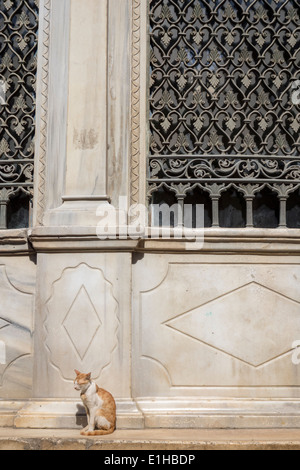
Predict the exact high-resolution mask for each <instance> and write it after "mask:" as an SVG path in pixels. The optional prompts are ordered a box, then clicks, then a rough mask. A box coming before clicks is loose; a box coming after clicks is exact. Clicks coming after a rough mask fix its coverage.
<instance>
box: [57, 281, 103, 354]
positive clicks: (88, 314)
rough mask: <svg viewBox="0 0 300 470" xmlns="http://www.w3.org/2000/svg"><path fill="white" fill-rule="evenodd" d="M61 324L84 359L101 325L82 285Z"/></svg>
mask: <svg viewBox="0 0 300 470" xmlns="http://www.w3.org/2000/svg"><path fill="white" fill-rule="evenodd" d="M63 326H64V328H65V330H66V332H67V334H68V336H69V338H70V340H71V342H72V344H73V346H74V348H75V349H76V351H77V352H78V354H79V356H80V358H81V360H82V359H84V356H85V355H86V353H87V350H88V349H89V347H90V344H91V343H92V341H93V339H94V337H95V335H96V333H97V331H98V329H99V328H100V326H101V320H100V318H99V316H98V314H97V312H96V310H95V307H94V305H93V303H92V301H91V299H90V297H89V295H88V293H87V291H86V288H85V287H84V286H82V287H81V289H80V290H79V292H78V294H77V296H76V298H75V300H74V302H73V304H72V305H71V307H70V310H69V311H68V313H67V315H66V318H65V319H64V321H63Z"/></svg>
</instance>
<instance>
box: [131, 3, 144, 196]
mask: <svg viewBox="0 0 300 470" xmlns="http://www.w3.org/2000/svg"><path fill="white" fill-rule="evenodd" d="M140 56H141V0H132V50H131V61H132V77H131V171H130V173H131V174H130V203H131V205H135V204H138V203H139V176H140V152H141V149H140V98H141V88H140V78H141V67H140Z"/></svg>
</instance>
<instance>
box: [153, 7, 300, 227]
mask: <svg viewBox="0 0 300 470" xmlns="http://www.w3.org/2000/svg"><path fill="white" fill-rule="evenodd" d="M149 9H150V14H149V16H150V65H151V74H150V144H149V147H150V149H149V150H150V153H149V161H148V195H149V197H150V198H151V197H153V196H155V195H156V194H157V193H158V192H162V191H171V192H173V194H174V195H175V196H176V197H177V199H178V198H185V197H186V196H187V195H189V194H190V193H191V192H192V191H194V190H195V188H198V189H200V190H201V191H204V192H205V193H207V194H208V195H209V196H210V198H211V199H212V200H213V202H214V214H213V217H212V218H213V220H212V224H213V225H218V224H219V220H218V218H219V216H218V213H217V209H216V208H217V204H216V201H218V200H219V199H220V198H221V195H222V194H223V193H224V192H226V191H228V190H229V189H230V190H231V191H232V190H234V191H236V192H237V193H239V194H241V195H242V197H244V199H245V201H246V203H247V215H246V221H245V224H246V225H248V226H252V225H253V207H252V202H253V200H254V199H255V196H256V195H258V194H260V193H261V192H262V191H266V190H268V191H270V192H272V193H273V194H274V195H276V197H277V198H278V200H279V201H280V220H279V225H281V226H285V225H286V202H287V201H288V198H289V195H291V194H296V193H297V191H298V188H299V186H300V138H299V135H300V107H299V104H298V100H296V101H295V100H293V99H292V98H293V96H294V95H295V93H294V95H293V87H297V86H298V88H300V82H299V83H298V82H297V81H298V80H300V16H299V15H300V9H299V4H298V2H297V1H296V0H288V1H287V0H248V1H247V0H209V1H205V0H150V7H149ZM293 101H294V102H293ZM298 198H299V196H298ZM296 199H297V198H296ZM296 205H297V201H296Z"/></svg>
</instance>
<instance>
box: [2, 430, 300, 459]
mask: <svg viewBox="0 0 300 470" xmlns="http://www.w3.org/2000/svg"><path fill="white" fill-rule="evenodd" d="M0 450H101V451H118V452H120V451H131V450H135V451H136V450H145V451H147V450H148V451H161V450H164V451H176V452H179V451H183V452H184V451H192V452H193V451H198V450H300V429H252V430H251V429H239V430H229V429H226V430H224V429H223V430H222V429H143V430H117V431H115V433H113V434H111V435H108V436H101V437H99V436H98V437H89V438H87V437H83V436H81V435H80V433H79V431H78V430H69V429H68V430H62V429H59V430H55V429H51V430H50V429H45V430H44V429H14V428H0ZM106 455H107V456H108V457H109V456H111V454H109V453H105V454H103V458H104V456H106ZM118 455H120V454H118Z"/></svg>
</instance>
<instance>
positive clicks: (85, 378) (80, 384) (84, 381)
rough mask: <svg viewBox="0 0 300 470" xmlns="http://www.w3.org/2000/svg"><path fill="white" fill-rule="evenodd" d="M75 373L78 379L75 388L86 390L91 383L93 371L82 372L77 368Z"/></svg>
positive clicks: (75, 381) (80, 390)
mask: <svg viewBox="0 0 300 470" xmlns="http://www.w3.org/2000/svg"><path fill="white" fill-rule="evenodd" d="M75 373H76V379H75V380H74V388H75V390H77V391H79V392H82V391H84V390H86V389H87V387H88V386H89V385H90V383H91V373H89V374H82V373H81V372H79V371H78V370H75Z"/></svg>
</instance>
